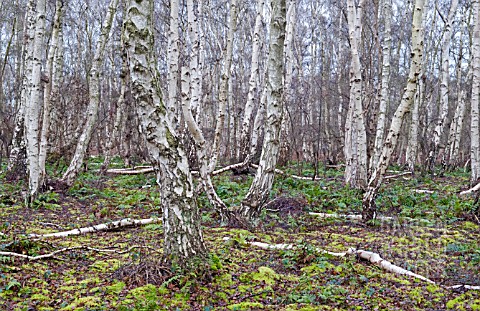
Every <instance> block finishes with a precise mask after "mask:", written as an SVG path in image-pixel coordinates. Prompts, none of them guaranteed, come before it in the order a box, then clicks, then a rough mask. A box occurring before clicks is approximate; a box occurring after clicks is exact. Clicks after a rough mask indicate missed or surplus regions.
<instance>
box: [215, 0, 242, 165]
mask: <svg viewBox="0 0 480 311" xmlns="http://www.w3.org/2000/svg"><path fill="white" fill-rule="evenodd" d="M237 14H238V8H237V0H232V1H231V3H230V22H229V24H228V34H227V47H226V53H225V59H224V64H223V71H222V76H221V81H220V90H219V96H218V97H219V98H218V115H217V125H216V127H215V136H214V141H213V146H212V155H211V160H210V165H209V171H210V172H212V171H213V170H214V169H215V166H216V165H217V160H218V155H219V153H220V144H221V141H222V132H223V131H224V127H225V110H226V108H227V101H228V83H230V75H231V73H230V71H231V67H232V58H233V39H234V38H233V37H234V34H235V31H236V29H237Z"/></svg>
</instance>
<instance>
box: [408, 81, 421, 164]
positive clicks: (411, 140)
mask: <svg viewBox="0 0 480 311" xmlns="http://www.w3.org/2000/svg"><path fill="white" fill-rule="evenodd" d="M420 76H422V74H420ZM417 83H418V86H417V91H416V93H415V99H414V100H413V106H412V120H411V122H410V130H409V134H408V143H407V151H406V162H407V166H408V169H409V171H410V172H412V173H414V172H415V164H416V162H417V151H418V150H417V149H418V127H419V116H418V110H419V108H420V104H421V102H422V99H423V92H424V87H425V86H424V82H423V78H420V79H418V81H417Z"/></svg>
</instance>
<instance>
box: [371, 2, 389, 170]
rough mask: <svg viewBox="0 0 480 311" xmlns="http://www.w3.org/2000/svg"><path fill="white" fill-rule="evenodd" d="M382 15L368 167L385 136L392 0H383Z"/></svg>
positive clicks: (376, 154) (377, 155)
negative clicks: (379, 79) (379, 81)
mask: <svg viewBox="0 0 480 311" xmlns="http://www.w3.org/2000/svg"><path fill="white" fill-rule="evenodd" d="M383 16H384V18H385V29H384V38H383V46H382V57H383V62H382V84H381V91H380V105H379V107H378V113H377V116H378V118H377V129H376V134H375V144H374V150H373V156H372V157H371V158H370V169H372V168H373V167H375V165H376V164H377V163H378V161H379V159H380V154H381V152H382V146H383V140H384V138H385V114H386V112H387V107H388V105H389V102H390V100H389V96H390V94H389V92H388V90H389V85H390V50H391V45H392V34H391V20H392V2H391V0H383Z"/></svg>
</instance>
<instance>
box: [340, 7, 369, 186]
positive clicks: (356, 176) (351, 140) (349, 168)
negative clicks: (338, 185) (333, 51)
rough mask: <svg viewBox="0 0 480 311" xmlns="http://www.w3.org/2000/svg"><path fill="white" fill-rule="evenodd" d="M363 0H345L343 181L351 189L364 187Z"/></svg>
mask: <svg viewBox="0 0 480 311" xmlns="http://www.w3.org/2000/svg"><path fill="white" fill-rule="evenodd" d="M364 6H365V0H360V3H359V4H358V6H356V5H355V1H354V0H347V15H348V33H349V39H350V49H351V50H350V51H351V57H352V59H351V68H350V103H349V107H348V112H347V120H346V122H345V147H344V153H345V162H346V163H345V165H346V167H345V182H346V183H347V184H349V185H350V186H351V187H354V188H364V187H365V184H366V182H367V135H366V130H365V121H364V115H363V105H362V97H363V94H362V72H361V63H360V54H359V53H360V50H359V49H360V47H361V38H362V16H363V9H364Z"/></svg>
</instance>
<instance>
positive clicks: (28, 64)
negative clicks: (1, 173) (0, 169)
mask: <svg viewBox="0 0 480 311" xmlns="http://www.w3.org/2000/svg"><path fill="white" fill-rule="evenodd" d="M35 7H36V1H35V0H29V1H28V2H27V8H26V12H25V21H24V28H23V38H24V40H23V44H22V53H21V60H20V63H21V64H20V70H19V75H20V76H21V79H20V80H21V91H20V100H19V101H18V103H17V107H16V110H17V113H16V115H15V127H14V130H13V138H12V149H11V151H10V156H9V161H8V166H7V171H9V172H10V173H14V171H17V168H19V167H23V166H25V164H26V163H25V160H26V159H25V157H26V146H25V105H26V102H27V100H28V98H29V96H30V79H31V75H32V57H33V38H34V34H35Z"/></svg>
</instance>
